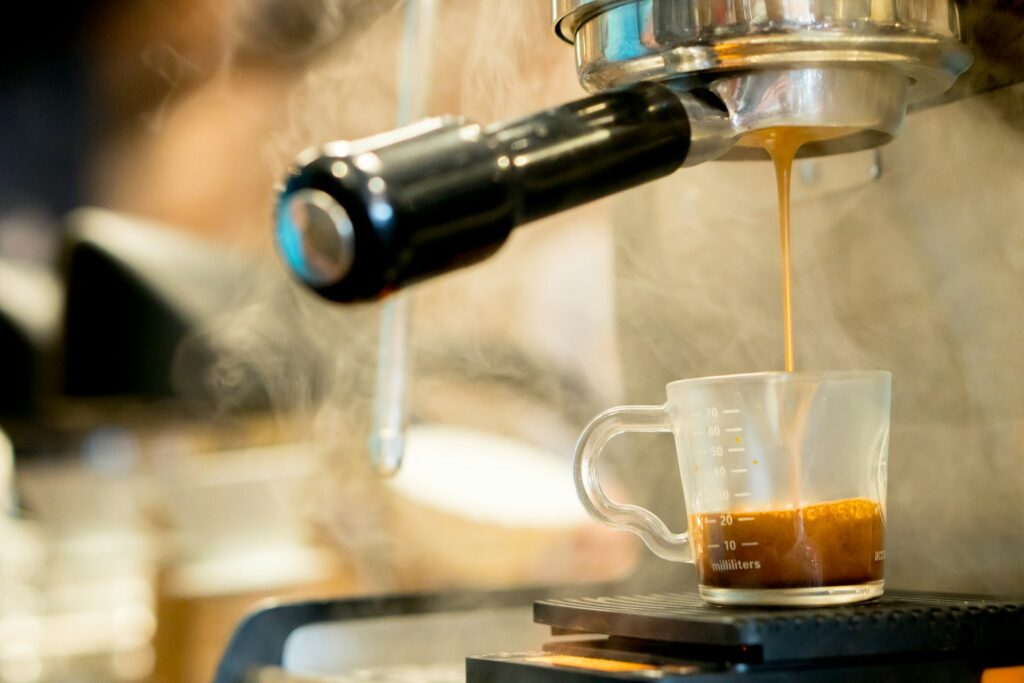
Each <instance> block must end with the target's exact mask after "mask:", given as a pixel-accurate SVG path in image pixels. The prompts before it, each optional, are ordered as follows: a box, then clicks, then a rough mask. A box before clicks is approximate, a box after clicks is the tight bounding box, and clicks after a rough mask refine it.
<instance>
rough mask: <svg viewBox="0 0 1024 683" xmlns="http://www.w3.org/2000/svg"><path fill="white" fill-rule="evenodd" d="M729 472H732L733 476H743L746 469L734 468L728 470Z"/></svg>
mask: <svg viewBox="0 0 1024 683" xmlns="http://www.w3.org/2000/svg"><path fill="white" fill-rule="evenodd" d="M729 471H730V472H732V473H733V474H744V473H745V472H746V471H747V468H746V467H738V468H736V469H734V470H729Z"/></svg>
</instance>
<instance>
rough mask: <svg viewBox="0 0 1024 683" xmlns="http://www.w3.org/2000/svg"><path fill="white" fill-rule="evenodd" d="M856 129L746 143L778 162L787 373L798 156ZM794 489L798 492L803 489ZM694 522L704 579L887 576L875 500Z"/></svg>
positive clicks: (768, 582)
mask: <svg viewBox="0 0 1024 683" xmlns="http://www.w3.org/2000/svg"><path fill="white" fill-rule="evenodd" d="M852 132H855V131H854V129H850V128H813V127H779V128H769V129H766V130H763V131H758V132H756V133H752V134H749V135H747V136H746V137H745V138H744V139H743V140H742V141H741V142H740V144H741V145H745V146H750V147H763V148H764V149H765V150H767V151H768V154H769V155H770V156H771V158H772V161H773V162H774V164H775V181H776V187H777V190H778V199H779V235H780V241H781V247H782V250H781V251H782V268H781V272H782V327H783V348H784V352H785V368H786V372H793V370H794V367H795V362H794V360H795V358H794V350H793V280H792V274H791V268H790V234H791V224H790V183H791V178H792V168H793V159H794V158H795V156H796V153H797V150H798V149H800V147H801V146H802V145H804V144H805V143H807V142H812V141H817V140H827V139H830V138H836V137H841V136H843V135H847V134H849V133H852ZM797 470H799V468H797ZM794 484H797V482H794ZM792 490H793V491H794V492H795V493H796V494H797V495H799V489H798V488H793V489H792ZM689 522H690V525H689V532H690V535H691V539H692V542H693V550H694V558H695V562H696V565H697V573H698V578H699V581H700V583H701V584H702V585H704V586H710V587H716V588H804V587H816V586H846V585H855V584H862V583H866V582H869V581H877V580H880V579H881V578H882V576H883V569H884V563H885V551H884V548H885V544H884V522H883V517H882V510H881V507H880V506H879V504H878V503H876V502H874V501H870V500H865V499H862V498H857V499H850V500H839V501H832V502H827V503H817V504H814V505H806V506H802V507H799V508H788V509H776V510H770V509H769V510H754V511H739V510H734V511H729V512H718V513H704V514H695V515H691V516H690V520H689Z"/></svg>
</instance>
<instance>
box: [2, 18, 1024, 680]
mask: <svg viewBox="0 0 1024 683" xmlns="http://www.w3.org/2000/svg"><path fill="white" fill-rule="evenodd" d="M420 5H421V10H422V11H421V12H420V14H419V15H418V19H417V20H416V21H412V20H410V18H409V17H410V13H409V12H408V11H407V10H408V7H407V6H406V5H405V3H403V2H401V1H400V0H230V1H228V2H213V1H212V0H132V1H127V0H80V1H79V2H74V3H67V4H66V5H64V6H61V7H60V8H56V7H53V6H47V5H42V4H40V5H33V6H25V7H22V8H21V9H22V10H23V11H24V15H23V16H24V18H21V19H18V20H17V21H14V20H10V21H7V22H5V23H4V28H3V29H2V30H3V31H4V32H5V36H4V40H3V41H2V42H0V45H2V48H0V49H2V50H3V52H4V58H3V59H2V60H0V130H2V131H3V133H2V138H0V430H2V432H0V433H4V434H6V437H4V438H3V439H2V440H0V496H2V498H0V506H2V510H3V518H2V519H0V681H3V682H10V683H36V682H37V681H65V680H67V681H71V680H73V681H108V680H119V681H146V680H152V681H205V680H210V677H211V675H212V671H213V668H214V666H215V665H216V662H217V660H218V659H219V657H220V654H221V652H222V650H223V647H224V645H225V643H226V641H227V639H228V637H229V635H230V633H231V631H232V629H233V628H234V627H235V625H236V624H237V622H238V620H239V619H240V618H241V617H242V615H243V614H245V613H246V611H247V610H249V609H251V608H252V606H253V605H254V604H256V603H258V602H259V601H260V600H262V599H265V598H277V599H288V598H296V597H303V596H306V597H308V596H317V597H324V596H338V595H360V594H370V593H391V592H406V591H420V590H434V589H440V588H451V587H468V586H486V587H509V586H515V585H532V584H557V583H585V582H590V581H595V582H596V581H600V580H607V579H616V578H624V577H637V576H641V577H644V576H647V575H646V574H644V573H643V572H640V573H639V574H638V571H640V570H639V569H638V566H639V565H638V562H640V560H639V558H640V557H641V553H640V550H639V548H638V547H637V545H636V544H635V543H634V542H633V540H632V538H626V537H625V536H624V535H619V534H614V533H612V532H608V531H606V530H603V529H601V528H598V527H596V526H595V525H593V524H591V523H590V522H589V521H588V520H586V519H585V515H584V513H583V511H582V509H581V508H580V506H579V504H578V503H577V502H576V499H575V494H574V492H573V490H572V485H571V480H570V478H569V467H568V466H569V461H570V457H571V452H572V447H573V443H574V440H575V437H576V435H577V434H578V432H579V430H580V429H581V428H582V427H583V425H584V424H585V423H586V422H587V420H588V419H589V418H590V417H591V416H592V415H593V414H595V413H596V412H598V411H599V410H601V409H603V408H605V407H608V406H610V405H613V404H616V403H621V402H624V401H629V402H634V403H658V402H661V401H662V400H663V397H664V393H663V385H664V384H665V383H666V382H668V381H671V380H674V379H678V378H682V377H691V376H701V375H711V374H723V373H728V372H745V371H754V370H764V369H774V368H776V367H779V366H780V365H781V363H782V349H781V347H782V343H781V322H780V319H779V311H778V309H779V305H778V301H779V296H780V294H779V289H778V287H779V285H778V276H777V275H778V271H777V269H778V262H777V233H776V223H775V221H776V214H775V209H776V207H775V195H774V192H775V190H774V185H773V183H772V175H771V169H770V167H769V166H768V165H767V164H760V163H757V162H728V163H724V162H723V163H720V164H709V165H704V166H701V167H699V168H696V169H692V170H687V171H684V172H682V173H680V174H677V175H676V176H674V177H672V178H669V179H666V180H664V181H660V182H658V183H655V184H653V185H651V186H648V187H644V188H640V189H637V190H634V191H631V192H629V193H626V194H625V195H622V196H620V197H617V198H613V199H611V200H606V201H603V202H599V203H597V204H594V205H591V206H588V207H584V208H582V209H579V210H576V211H573V212H570V213H569V214H566V215H564V216H560V217H556V218H552V219H548V220H545V221H543V222H542V223H541V224H539V225H537V226H535V227H530V228H528V229H525V230H521V231H517V233H515V234H514V235H513V237H512V239H511V241H510V243H509V244H508V245H506V247H505V248H504V249H503V250H502V251H501V252H499V254H498V255H497V256H496V257H494V258H492V259H490V260H488V261H486V262H485V263H483V264H481V265H479V266H475V267H473V268H470V269H467V270H464V271H460V272H457V273H454V274H451V275H448V276H445V277H443V278H440V279H438V280H436V281H431V282H428V283H424V284H422V285H419V286H417V287H416V288H415V289H414V290H413V292H412V297H413V301H414V304H415V305H414V307H413V314H412V324H411V328H410V341H409V357H410V362H409V376H408V384H407V391H408V396H407V401H408V406H409V415H410V423H411V427H410V431H409V435H408V443H407V453H406V465H405V467H404V468H403V470H402V472H401V473H400V474H399V475H398V476H397V477H395V478H393V479H389V480H384V479H381V478H380V477H378V476H377V474H376V473H375V472H374V470H373V468H372V467H371V465H370V462H369V459H368V458H367V448H368V446H367V443H368V440H369V438H370V424H371V417H370V416H371V411H372V406H373V400H374V392H375V382H376V379H375V373H376V364H377V360H376V357H377V348H378V343H379V342H380V334H379V322H380V318H381V306H380V305H378V304H366V305H359V306H351V307H341V306H336V305H332V304H329V303H326V302H322V301H320V300H318V299H316V298H315V297H314V295H312V294H310V293H308V292H307V291H305V290H303V289H301V288H300V287H298V286H297V285H295V284H294V283H292V282H290V281H289V279H288V278H287V277H286V275H285V273H284V271H283V269H282V268H281V267H280V266H279V264H278V263H277V260H276V257H275V255H274V253H273V248H272V245H271V216H272V207H273V200H274V190H273V188H274V184H275V182H276V181H277V180H278V179H279V178H281V177H282V175H283V173H284V172H285V170H286V169H287V167H288V165H289V164H290V163H291V161H292V160H293V159H294V158H295V156H296V154H298V153H299V152H300V151H301V150H303V149H304V148H306V147H309V146H311V145H315V144H319V143H322V142H324V141H326V140H332V139H353V138H359V137H363V136H366V135H369V134H372V133H376V132H381V131H384V130H389V129H391V128H394V127H395V126H396V125H397V123H398V122H399V121H400V120H403V117H406V116H407V115H408V113H409V108H410V107H412V108H413V109H415V110H416V111H417V112H418V113H420V114H422V115H430V114H439V113H445V112H455V113H463V114H465V115H467V116H469V117H471V118H474V119H476V120H478V121H492V120H499V119H504V118H509V117H512V116H515V115H518V114H525V113H528V112H531V111H534V110H536V109H538V108H540V107H543V106H546V105H552V104H556V103H558V102H562V101H566V100H569V99H572V98H575V97H577V96H579V95H580V92H581V91H580V88H579V86H578V84H577V83H576V78H575V73H574V68H573V60H572V55H571V49H570V48H569V47H568V46H566V45H563V44H561V43H559V41H557V40H556V39H555V38H554V36H553V35H552V31H551V28H550V17H549V9H550V8H549V3H547V2H544V1H542V0H530V1H529V2H527V1H525V0H523V1H521V2H520V1H517V2H508V0H436V1H435V2H421V3H420ZM424 7H425V8H428V9H429V12H428V11H427V10H423V8H424ZM414 34H415V35H416V36H418V38H417V39H416V40H415V41H413V35H414ZM410 45H415V46H416V50H415V51H413V52H412V53H411V54H410V52H409V50H410V48H409V46H410ZM403 55H404V56H403ZM410 79H412V80H411V81H410ZM410 82H412V83H414V84H415V93H414V94H410V91H409V89H410V88H411V87H412V86H410V85H409V83H410ZM410 98H412V99H413V100H415V102H414V105H410V104H409V102H410ZM403 103H404V104H403ZM403 108H404V109H403ZM1021 121H1024V90H1022V89H1021V88H1020V87H1019V86H1014V87H1011V88H1005V89H1002V90H999V91H996V92H994V93H991V94H988V95H984V96H980V97H975V98H971V99H967V100H962V101H959V102H955V103H952V104H947V105H944V106H941V107H937V108H933V109H928V110H927V111H923V112H919V113H916V114H914V115H912V116H911V117H910V118H909V119H908V121H907V122H906V124H905V126H904V131H903V132H902V133H901V135H900V137H898V138H897V139H896V140H895V141H894V142H893V143H892V144H891V145H889V146H887V147H885V148H882V149H880V150H872V151H867V152H859V153H855V154H850V155H844V156H841V157H835V158H828V159H819V160H807V161H801V162H799V163H798V166H797V169H796V171H795V176H796V180H795V187H794V217H795V237H794V249H795V252H794V273H795V275H794V278H795V294H794V297H795V311H796V313H795V320H796V322H795V324H796V344H797V364H798V366H800V367H805V368H814V369H826V368H829V369H832V368H852V367H878V368H886V369H890V370H892V371H893V372H894V378H895V379H894V393H895V398H894V412H893V436H892V446H891V452H892V456H891V464H890V493H889V506H890V512H889V519H890V522H889V541H888V545H889V556H890V559H891V562H887V564H888V565H889V566H888V567H887V574H888V576H887V578H888V579H889V580H890V581H891V582H892V583H893V584H894V585H900V586H902V587H915V588H920V589H931V590H965V591H974V592H994V593H1024V571H1022V570H1021V569H1020V567H1021V566H1022V565H1021V553H1022V552H1024V551H1022V550H1021V548H1024V531H1022V528H1024V525H1021V524H1020V523H1019V519H1020V518H1021V514H1022V513H1024V502H1022V501H1024V496H1021V495H1020V494H1021V493H1022V492H1024V467H1021V466H1020V454H1021V440H1022V438H1024V419H1022V418H1024V374H1022V369H1024V368H1022V364H1024V357H1022V356H1021V354H1020V349H1021V348H1024V323H1022V322H1021V321H1024V299H1022V298H1021V297H1020V296H1019V290H1020V283H1021V282H1022V281H1024V280H1022V276H1024V230H1022V229H1021V228H1022V226H1021V225H1020V221H1021V218H1020V216H1022V215H1024V211H1022V209H1024V206H1021V202H1024V191H1022V190H1024V167H1022V166H1021V165H1020V163H1019V158H1020V151H1021V149H1022V148H1024V147H1022V136H1024V129H1022V128H1021V123H1020V122H1021ZM638 462H639V463H640V464H639V466H638V464H637V463H638ZM674 468H675V465H674V464H673V461H672V456H671V448H670V447H669V446H668V440H667V439H665V440H663V439H661V438H660V437H659V438H654V437H650V443H647V437H644V438H638V439H637V440H636V441H635V442H631V445H630V446H629V447H628V448H627V447H623V448H622V449H620V452H617V453H615V454H614V456H613V462H612V470H613V472H612V475H613V479H614V478H615V475H618V480H619V481H620V482H621V488H620V490H619V492H620V493H621V494H622V495H623V496H624V497H627V496H628V497H630V498H632V499H634V500H637V501H638V502H641V503H643V504H645V505H647V506H649V507H651V508H652V509H654V510H655V511H658V512H660V513H662V514H664V515H667V516H669V518H673V519H677V520H679V525H680V527H681V526H682V525H683V524H684V523H685V522H684V519H683V517H682V513H681V509H682V508H681V505H680V500H679V495H678V489H679V484H678V477H677V475H676V474H674ZM978 529H985V530H986V531H987V534H986V535H984V536H980V535H978V534H976V533H975V531H976V530H978ZM657 568H658V571H660V572H661V573H663V574H664V573H674V574H676V575H679V576H681V577H683V578H681V579H680V581H686V582H688V583H687V584H686V585H688V586H689V585H692V582H693V579H692V576H690V575H687V574H686V572H689V571H690V570H689V569H688V568H676V567H671V568H670V567H667V566H665V565H660V564H659V565H657Z"/></svg>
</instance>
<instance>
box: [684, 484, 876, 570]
mask: <svg viewBox="0 0 1024 683" xmlns="http://www.w3.org/2000/svg"><path fill="white" fill-rule="evenodd" d="M689 532H690V541H691V543H692V544H693V554H694V560H695V564H696V565H697V576H698V580H699V582H700V584H701V585H703V586H708V587H713V588H754V589H775V588H811V587H820V586H849V585H857V584H867V583H871V582H875V581H880V580H882V577H883V575H884V568H885V526H884V522H883V518H882V509H881V506H880V505H879V504H878V503H876V502H874V501H870V500H866V499H863V498H857V499H850V500H840V501H835V502H830V503H819V504H816V505H807V506H803V507H799V508H795V509H793V508H791V509H782V510H766V511H761V512H743V511H732V512H720V513H705V514H694V515H690V525H689Z"/></svg>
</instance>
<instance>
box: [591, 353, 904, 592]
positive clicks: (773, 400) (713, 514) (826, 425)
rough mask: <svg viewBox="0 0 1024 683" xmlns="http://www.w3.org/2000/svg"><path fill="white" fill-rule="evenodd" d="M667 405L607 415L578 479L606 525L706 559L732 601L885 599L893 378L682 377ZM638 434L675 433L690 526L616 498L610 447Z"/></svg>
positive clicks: (713, 585)
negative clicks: (679, 527)
mask: <svg viewBox="0 0 1024 683" xmlns="http://www.w3.org/2000/svg"><path fill="white" fill-rule="evenodd" d="M666 394H667V396H668V400H667V401H666V403H665V404H664V405H660V406H620V407H617V408H612V409H610V410H607V411H605V412H603V413H601V414H600V415H598V416H597V417H596V418H595V419H594V420H593V421H592V422H591V423H590V424H589V425H588V426H587V427H586V429H585V430H584V431H583V434H582V435H581V436H580V439H579V442H578V444H577V446H576V457H575V460H574V463H573V476H574V479H575V482H576V490H577V493H578V494H579V497H580V500H581V501H582V502H583V504H584V506H585V507H586V508H587V511H588V512H589V513H590V515H591V516H592V517H593V518H594V519H596V520H597V521H599V522H601V523H602V524H605V525H607V526H609V527H612V528H614V529H621V530H625V531H631V532H633V533H635V534H637V535H638V536H640V537H641V538H642V539H643V540H644V542H645V543H646V544H647V547H649V548H650V549H651V550H652V551H653V552H654V553H656V554H657V555H658V556H660V557H662V558H665V559H667V560H673V561H676V562H691V563H694V564H695V565H696V567H697V581H698V590H699V591H700V595H701V597H702V598H704V599H705V600H707V601H708V602H711V603H715V604H720V605H783V606H784V605H792V606H804V605H836V604H842V603H849V602H859V601H861V600H868V599H870V598H874V597H877V596H879V595H881V594H882V590H883V584H884V580H883V570H884V566H885V493H886V478H887V476H886V465H887V462H888V451H889V412H890V403H891V396H892V375H891V374H890V373H889V372H886V371H883V370H853V371H828V372H796V373H786V372H760V373H752V374H746V375H730V376H722V377H706V378H700V379H687V380H680V381H677V382H672V383H670V384H669V385H668V386H667V387H666ZM624 432H671V433H672V434H673V435H674V437H675V443H676V452H677V454H678V457H679V472H680V475H681V479H682V483H683V498H684V503H685V505H686V512H687V518H688V523H689V524H688V529H687V532H686V533H679V534H676V533H672V532H670V531H669V529H668V527H666V525H665V523H664V522H663V521H662V520H661V519H659V518H658V517H657V516H656V515H654V514H653V513H652V512H650V511H649V510H646V509H644V508H641V507H638V506H635V505H625V504H621V503H616V502H613V501H611V500H609V499H608V497H607V496H606V495H605V493H604V491H603V490H602V488H601V483H600V480H599V478H598V471H597V462H598V459H599V457H600V454H601V451H602V449H603V448H604V447H605V445H606V444H607V443H608V442H609V441H610V440H611V439H612V438H613V437H614V436H616V435H618V434H622V433H624Z"/></svg>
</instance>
